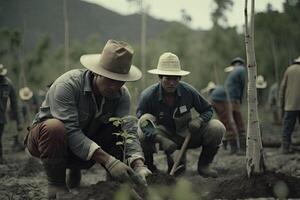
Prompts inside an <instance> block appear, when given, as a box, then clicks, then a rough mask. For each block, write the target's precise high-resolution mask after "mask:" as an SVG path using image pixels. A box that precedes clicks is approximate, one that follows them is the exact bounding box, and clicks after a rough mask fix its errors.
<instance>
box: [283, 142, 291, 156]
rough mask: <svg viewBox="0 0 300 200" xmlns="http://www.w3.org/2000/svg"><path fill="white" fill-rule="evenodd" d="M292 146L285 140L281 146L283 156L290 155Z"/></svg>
mask: <svg viewBox="0 0 300 200" xmlns="http://www.w3.org/2000/svg"><path fill="white" fill-rule="evenodd" d="M290 145H291V143H290V142H289V141H286V140H283V141H282V144H281V153H282V154H290V153H291V151H290Z"/></svg>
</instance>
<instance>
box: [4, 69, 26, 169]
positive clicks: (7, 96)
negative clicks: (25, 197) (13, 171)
mask: <svg viewBox="0 0 300 200" xmlns="http://www.w3.org/2000/svg"><path fill="white" fill-rule="evenodd" d="M6 74H7V69H6V68H5V67H4V65H3V64H0V164H2V163H4V162H5V161H4V158H3V150H2V134H3V131H4V126H5V124H6V122H7V119H6V116H5V113H6V107H7V101H8V100H10V108H11V112H12V114H13V116H14V119H15V120H16V122H17V131H21V130H22V129H23V128H22V123H21V118H20V109H19V106H18V100H17V95H16V91H15V89H14V86H13V84H12V82H11V80H10V79H9V78H8V77H6Z"/></svg>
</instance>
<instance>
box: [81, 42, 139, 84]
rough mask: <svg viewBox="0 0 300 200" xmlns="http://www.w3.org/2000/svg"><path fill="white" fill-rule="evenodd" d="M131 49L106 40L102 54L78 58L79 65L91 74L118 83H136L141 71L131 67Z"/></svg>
mask: <svg viewBox="0 0 300 200" xmlns="http://www.w3.org/2000/svg"><path fill="white" fill-rule="evenodd" d="M132 57H133V49H132V47H131V46H129V45H128V44H127V43H126V42H122V41H115V40H108V41H107V43H106V45H105V46H104V48H103V50H102V54H87V55H82V56H81V57H80V62H81V64H82V65H83V66H84V67H86V68H87V69H89V70H91V71H92V72H94V73H96V74H99V75H101V76H104V77H107V78H110V79H113V80H118V81H136V80H139V79H140V78H141V77H142V73H141V71H140V70H139V69H138V68H137V67H135V66H133V65H131V62H132Z"/></svg>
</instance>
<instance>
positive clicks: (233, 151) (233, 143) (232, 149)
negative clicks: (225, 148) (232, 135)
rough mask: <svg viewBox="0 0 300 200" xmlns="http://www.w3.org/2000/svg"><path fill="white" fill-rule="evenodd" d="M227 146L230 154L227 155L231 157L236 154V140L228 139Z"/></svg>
mask: <svg viewBox="0 0 300 200" xmlns="http://www.w3.org/2000/svg"><path fill="white" fill-rule="evenodd" d="M228 143H229V146H230V152H229V155H233V154H236V153H237V150H238V149H237V144H236V139H230V140H228Z"/></svg>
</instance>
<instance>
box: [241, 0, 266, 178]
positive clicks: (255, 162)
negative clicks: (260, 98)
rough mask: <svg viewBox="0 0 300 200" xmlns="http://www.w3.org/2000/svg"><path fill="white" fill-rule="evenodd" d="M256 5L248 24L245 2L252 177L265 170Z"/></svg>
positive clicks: (249, 147)
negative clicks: (256, 34)
mask: <svg viewBox="0 0 300 200" xmlns="http://www.w3.org/2000/svg"><path fill="white" fill-rule="evenodd" d="M254 3H255V0H251V21H250V27H249V23H248V13H247V5H248V1H247V0H245V45H246V54H247V69H248V126H247V150H246V165H247V166H246V167H247V173H248V176H249V177H250V176H251V175H252V174H260V173H263V172H264V170H265V165H264V156H263V147H262V139H261V134H260V126H259V120H258V112H257V91H256V85H255V83H256V75H257V72H256V60H255V50H254V7H255V6H254Z"/></svg>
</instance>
